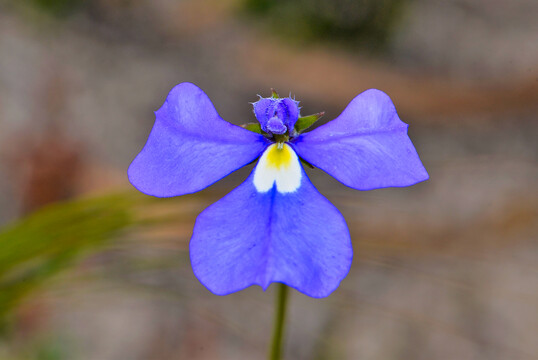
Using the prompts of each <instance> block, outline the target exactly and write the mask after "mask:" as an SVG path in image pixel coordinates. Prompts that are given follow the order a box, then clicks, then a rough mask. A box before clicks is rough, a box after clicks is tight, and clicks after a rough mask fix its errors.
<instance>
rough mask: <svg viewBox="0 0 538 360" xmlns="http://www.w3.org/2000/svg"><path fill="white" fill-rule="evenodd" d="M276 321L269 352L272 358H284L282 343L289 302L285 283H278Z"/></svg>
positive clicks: (278, 359) (277, 359)
mask: <svg viewBox="0 0 538 360" xmlns="http://www.w3.org/2000/svg"><path fill="white" fill-rule="evenodd" d="M277 285H278V292H277V295H276V303H275V305H276V312H275V323H274V328H273V341H272V343H271V349H270V353H269V359H270V360H280V359H282V343H283V339H284V324H285V320H286V305H287V302H288V287H287V286H286V285H285V284H281V283H279V284H277Z"/></svg>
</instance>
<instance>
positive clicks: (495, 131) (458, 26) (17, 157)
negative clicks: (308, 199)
mask: <svg viewBox="0 0 538 360" xmlns="http://www.w3.org/2000/svg"><path fill="white" fill-rule="evenodd" d="M494 3H495V6H491V2H489V1H485V0H484V1H463V0H462V1H458V2H450V3H446V2H442V1H432V2H429V1H425V0H417V1H415V2H414V3H413V5H412V6H411V7H410V9H409V10H408V15H407V18H406V21H405V23H406V24H407V25H406V26H404V27H402V29H401V31H400V33H399V34H398V36H397V37H396V38H395V39H394V42H393V44H392V46H391V48H390V49H389V52H388V53H387V54H386V56H385V58H383V59H381V60H380V59H372V58H371V57H368V56H367V54H358V53H357V52H350V51H347V50H345V49H342V48H338V47H335V46H331V45H330V44H318V45H312V46H311V45H308V44H291V45H290V44H287V43H285V42H284V43H283V42H282V41H281V39H279V38H276V37H274V36H271V35H268V34H267V33H266V32H263V30H261V29H260V28H256V27H253V26H252V23H251V22H249V21H248V20H245V19H241V20H238V19H237V17H236V15H234V14H236V11H235V10H236V7H237V6H238V2H237V1H233V0H227V1H222V2H221V1H216V0H203V1H195V0H183V1H172V0H160V1H158V2H151V1H149V0H147V1H139V2H131V1H111V2H107V1H104V0H103V1H97V2H95V4H94V5H93V7H92V8H91V9H90V10H91V11H88V12H87V13H78V14H76V15H74V16H72V17H71V18H67V19H63V20H52V19H50V18H43V17H40V16H37V15H36V14H35V13H34V12H33V11H32V10H29V9H27V8H25V7H22V8H21V7H19V6H15V5H13V4H12V3H10V2H0V172H1V174H3V175H2V176H1V177H0V223H6V222H8V221H9V220H12V219H15V218H16V217H17V216H19V215H20V214H21V213H23V212H25V211H27V210H29V209H33V208H36V207H39V206H40V205H42V204H44V203H47V202H50V201H56V200H61V199H64V198H68V197H71V196H75V195H79V194H87V193H95V192H103V191H109V190H111V189H126V188H128V187H129V184H128V182H127V180H126V176H125V171H126V168H127V166H128V164H129V162H130V161H131V160H132V158H133V157H134V156H135V154H136V153H137V152H138V151H139V150H140V149H141V147H142V146H143V144H144V142H145V139H146V138H147V135H148V133H149V130H150V129H151V126H152V124H153V120H154V117H153V114H152V111H154V110H156V109H157V108H158V107H159V106H160V105H161V104H162V102H163V100H164V97H165V95H166V94H167V93H168V91H169V90H170V88H172V87H173V86H174V85H175V84H177V83H179V82H183V81H190V82H193V83H196V84H197V85H198V86H200V87H201V88H202V89H204V90H205V91H206V92H207V94H208V95H209V97H210V98H211V99H212V101H213V103H214V104H215V106H216V108H217V110H218V111H219V113H220V114H221V116H222V117H223V118H224V119H226V120H228V121H231V122H233V123H236V124H241V123H246V122H250V121H253V119H254V118H253V114H252V111H251V105H250V104H249V103H248V102H249V101H253V100H255V99H256V94H257V93H260V94H264V95H266V94H268V92H269V88H270V87H275V88H276V89H278V90H279V91H280V93H284V94H287V93H288V92H290V91H291V92H292V93H293V94H295V96H296V98H297V99H299V100H301V105H303V106H304V107H303V113H304V114H307V113H315V112H318V111H323V110H324V111H326V114H327V115H326V120H330V119H332V118H334V117H336V116H337V115H338V113H339V112H340V111H341V110H343V108H344V107H345V105H346V104H347V103H348V102H349V101H350V100H351V99H352V98H353V97H354V96H355V95H357V94H358V93H360V92H361V91H364V90H366V89H368V88H379V89H382V90H384V91H385V92H387V93H388V94H389V95H390V96H391V98H392V99H393V100H394V102H395V104H396V107H397V109H399V114H400V117H401V118H402V120H404V121H405V122H407V123H409V124H410V136H411V138H412V140H413V142H414V144H415V145H416V147H417V150H418V152H419V154H420V156H421V158H422V160H423V162H424V164H425V166H426V168H427V169H428V171H429V173H430V180H429V181H427V182H425V183H421V184H418V185H416V186H413V187H411V188H395V189H381V190H375V191H369V192H356V191H351V190H349V189H347V188H345V187H344V186H343V185H341V184H339V183H338V182H337V181H336V180H334V179H332V178H330V177H329V176H328V175H326V174H324V173H322V171H320V170H311V171H308V173H309V176H311V178H312V180H313V182H314V184H315V185H316V186H317V187H318V188H319V190H320V191H321V192H322V193H323V194H325V195H326V196H327V197H328V198H329V199H330V200H331V201H332V202H333V203H334V204H335V205H336V206H337V207H338V208H339V209H340V210H341V211H342V213H343V214H344V216H345V217H346V220H347V222H348V225H349V227H350V231H351V234H352V238H353V241H354V248H355V258H354V265H353V267H352V270H351V273H350V275H349V276H348V277H347V278H346V279H345V280H344V281H343V283H342V286H341V287H340V288H339V289H338V290H337V291H336V292H335V293H334V295H332V296H330V297H329V298H327V299H323V300H316V299H310V298H307V297H305V296H303V295H301V294H299V293H293V296H292V301H291V304H292V305H291V306H292V307H291V319H290V330H289V338H288V342H287V354H288V358H289V359H418V360H420V359H424V360H426V359H438V360H443V359H447V360H451V359H487V360H490V359H491V360H495V359H499V360H505V359H510V360H516V359H536V358H538V342H536V337H537V335H538V311H537V309H538V262H537V259H538V221H537V220H538V188H537V187H536V184H537V183H538V145H537V142H536V139H537V136H538V121H537V120H538V119H537V116H536V111H537V110H538V67H537V65H538V46H536V34H537V33H538V32H537V27H536V26H537V25H536V21H535V19H536V18H537V17H538V5H536V2H535V1H532V0H518V1H516V2H513V1H508V0H495V1H494ZM446 14H450V16H451V19H455V20H454V21H453V22H449V21H447V20H446V19H445V17H446V16H447V15H446ZM516 45H517V46H516ZM51 169H52V170H51ZM250 170H251V167H247V168H246V169H242V170H240V171H238V172H237V173H236V174H234V175H231V176H229V177H227V178H226V179H224V180H223V181H221V182H220V183H218V184H216V185H214V186H213V187H211V188H210V189H208V190H204V191H202V192H201V193H199V194H194V195H188V196H185V197H183V198H178V199H177V201H175V202H174V205H173V208H174V210H173V211H176V212H178V219H177V224H175V225H174V226H172V227H169V228H163V229H161V230H159V231H158V232H152V233H136V234H131V235H130V236H129V237H126V238H125V239H124V240H122V241H121V242H119V243H118V244H116V245H115V246H114V247H113V249H111V250H108V251H106V252H103V253H101V254H98V255H95V256H93V257H91V258H89V259H86V260H85V261H84V262H83V263H82V264H80V266H79V267H77V268H76V269H75V270H74V271H72V272H70V273H68V274H65V275H63V277H61V278H60V279H58V280H57V281H55V282H54V284H53V286H51V288H50V289H45V290H43V291H42V292H41V293H40V294H39V295H36V297H34V298H32V299H30V300H29V301H28V302H27V303H26V304H24V306H23V307H22V308H21V309H20V310H19V311H20V317H21V319H27V321H26V322H24V323H25V324H26V323H28V324H34V322H33V321H31V320H28V319H29V318H32V317H37V318H39V319H44V320H43V321H41V322H40V321H36V322H35V323H37V324H39V326H38V325H34V326H29V327H30V328H33V330H32V329H30V330H28V331H27V330H25V331H20V333H19V334H18V335H16V340H15V341H12V342H10V343H4V344H2V343H0V353H1V352H2V351H4V353H7V354H11V353H16V354H23V353H25V352H27V351H29V350H28V349H29V348H30V349H36V348H39V347H40V346H45V345H43V344H47V345H46V346H59V347H61V348H62V349H61V351H60V353H65V354H67V355H65V356H64V357H60V358H66V359H95V360H104V359H107V360H108V359H110V360H114V359H118V360H120V359H121V360H123V359H217V358H218V359H238V358H245V359H258V358H263V357H264V356H265V355H264V352H265V347H266V345H267V336H268V334H269V333H270V326H271V317H272V298H273V289H272V288H270V289H269V290H268V293H263V292H262V291H261V290H260V289H258V288H252V289H248V290H246V291H243V292H241V293H238V294H234V295H230V296H227V297H217V296H214V295H212V294H210V293H209V292H208V291H207V290H205V289H204V288H203V287H202V285H200V284H199V283H198V282H197V280H196V279H195V278H194V276H193V275H192V271H191V269H190V265H189V260H188V253H187V244H188V240H189V237H190V234H191V233H190V232H191V229H192V225H193V224H194V219H195V217H196V214H197V213H198V212H199V211H201V210H202V209H203V208H205V207H206V206H208V205H209V204H210V203H212V202H213V201H215V200H216V199H218V198H219V197H221V196H222V195H224V194H225V193H226V192H228V191H229V190H230V189H231V188H233V187H234V186H236V185H237V184H239V183H240V182H241V181H242V180H243V179H244V178H245V177H246V176H247V174H248V172H249V171H250ZM36 172H39V174H36ZM55 183H56V184H57V187H55V186H54V184H55ZM51 192H52V194H51ZM43 194H46V195H43ZM47 196H48V197H47ZM43 197H45V198H44V199H43ZM163 211H165V212H166V209H164V210H163ZM0 251H1V249H0ZM36 309H38V310H36ZM51 344H52V345H51Z"/></svg>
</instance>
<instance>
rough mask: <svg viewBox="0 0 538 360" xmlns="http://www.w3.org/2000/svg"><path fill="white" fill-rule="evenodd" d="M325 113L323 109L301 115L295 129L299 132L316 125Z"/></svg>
mask: <svg viewBox="0 0 538 360" xmlns="http://www.w3.org/2000/svg"><path fill="white" fill-rule="evenodd" d="M323 115H325V112H323V111H322V112H320V113H317V114H313V115H308V116H303V117H300V118H299V119H297V122H296V123H295V131H297V133H298V134H300V133H302V132H303V131H305V130H306V129H308V128H309V127H310V126H312V125H314V124H315V123H316V121H318V120H319V119H321V117H322V116H323Z"/></svg>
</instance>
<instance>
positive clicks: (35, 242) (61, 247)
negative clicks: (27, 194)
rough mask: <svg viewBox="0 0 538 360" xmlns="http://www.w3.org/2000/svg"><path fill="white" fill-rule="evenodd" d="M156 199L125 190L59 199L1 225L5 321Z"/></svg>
mask: <svg viewBox="0 0 538 360" xmlns="http://www.w3.org/2000/svg"><path fill="white" fill-rule="evenodd" d="M151 199H152V198H150V197H143V196H140V195H137V194H136V195H134V194H127V193H123V194H114V195H108V196H101V197H97V198H86V199H80V200H74V201H71V202H65V203H58V204H54V205H51V206H47V207H46V208H43V209H41V210H39V211H37V212H35V213H33V214H31V215H29V216H27V217H25V218H23V219H21V220H19V221H17V222H15V223H14V224H11V225H9V226H7V227H5V228H4V229H3V230H2V231H0V323H2V322H4V321H5V317H6V315H7V314H8V313H9V311H10V310H12V309H13V308H14V307H15V306H16V305H17V304H18V303H19V302H20V300H21V299H22V298H23V297H24V296H25V295H27V294H28V293H29V292H30V291H32V290H34V289H35V288H37V287H38V286H39V285H41V284H42V283H43V282H44V281H46V280H48V279H49V278H51V277H52V276H53V275H55V274H57V273H58V272H60V271H61V270H63V269H66V268H67V267H68V266H70V265H71V264H73V262H74V260H76V259H77V258H78V257H79V256H80V255H81V254H83V253H86V252H89V251H90V250H92V249H93V250H95V249H97V248H99V247H101V246H103V245H104V244H106V243H107V242H109V241H111V240H113V239H116V238H118V237H119V236H120V235H121V234H122V233H123V231H124V230H125V229H127V228H128V227H129V226H131V225H133V224H135V223H138V224H141V223H143V222H141V220H140V219H137V217H136V216H135V205H136V204H140V203H143V202H147V201H148V200H151Z"/></svg>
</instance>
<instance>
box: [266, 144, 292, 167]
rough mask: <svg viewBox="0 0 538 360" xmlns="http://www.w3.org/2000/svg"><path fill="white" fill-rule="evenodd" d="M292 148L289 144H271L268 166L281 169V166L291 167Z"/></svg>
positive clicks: (268, 150) (268, 152)
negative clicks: (280, 145)
mask: <svg viewBox="0 0 538 360" xmlns="http://www.w3.org/2000/svg"><path fill="white" fill-rule="evenodd" d="M291 151H292V150H291V149H290V147H289V146H288V145H286V146H282V147H281V148H279V147H278V145H277V146H270V147H269V148H268V149H267V166H268V167H272V168H275V169H277V170H280V169H281V168H289V167H290V165H291V160H292V159H291Z"/></svg>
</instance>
